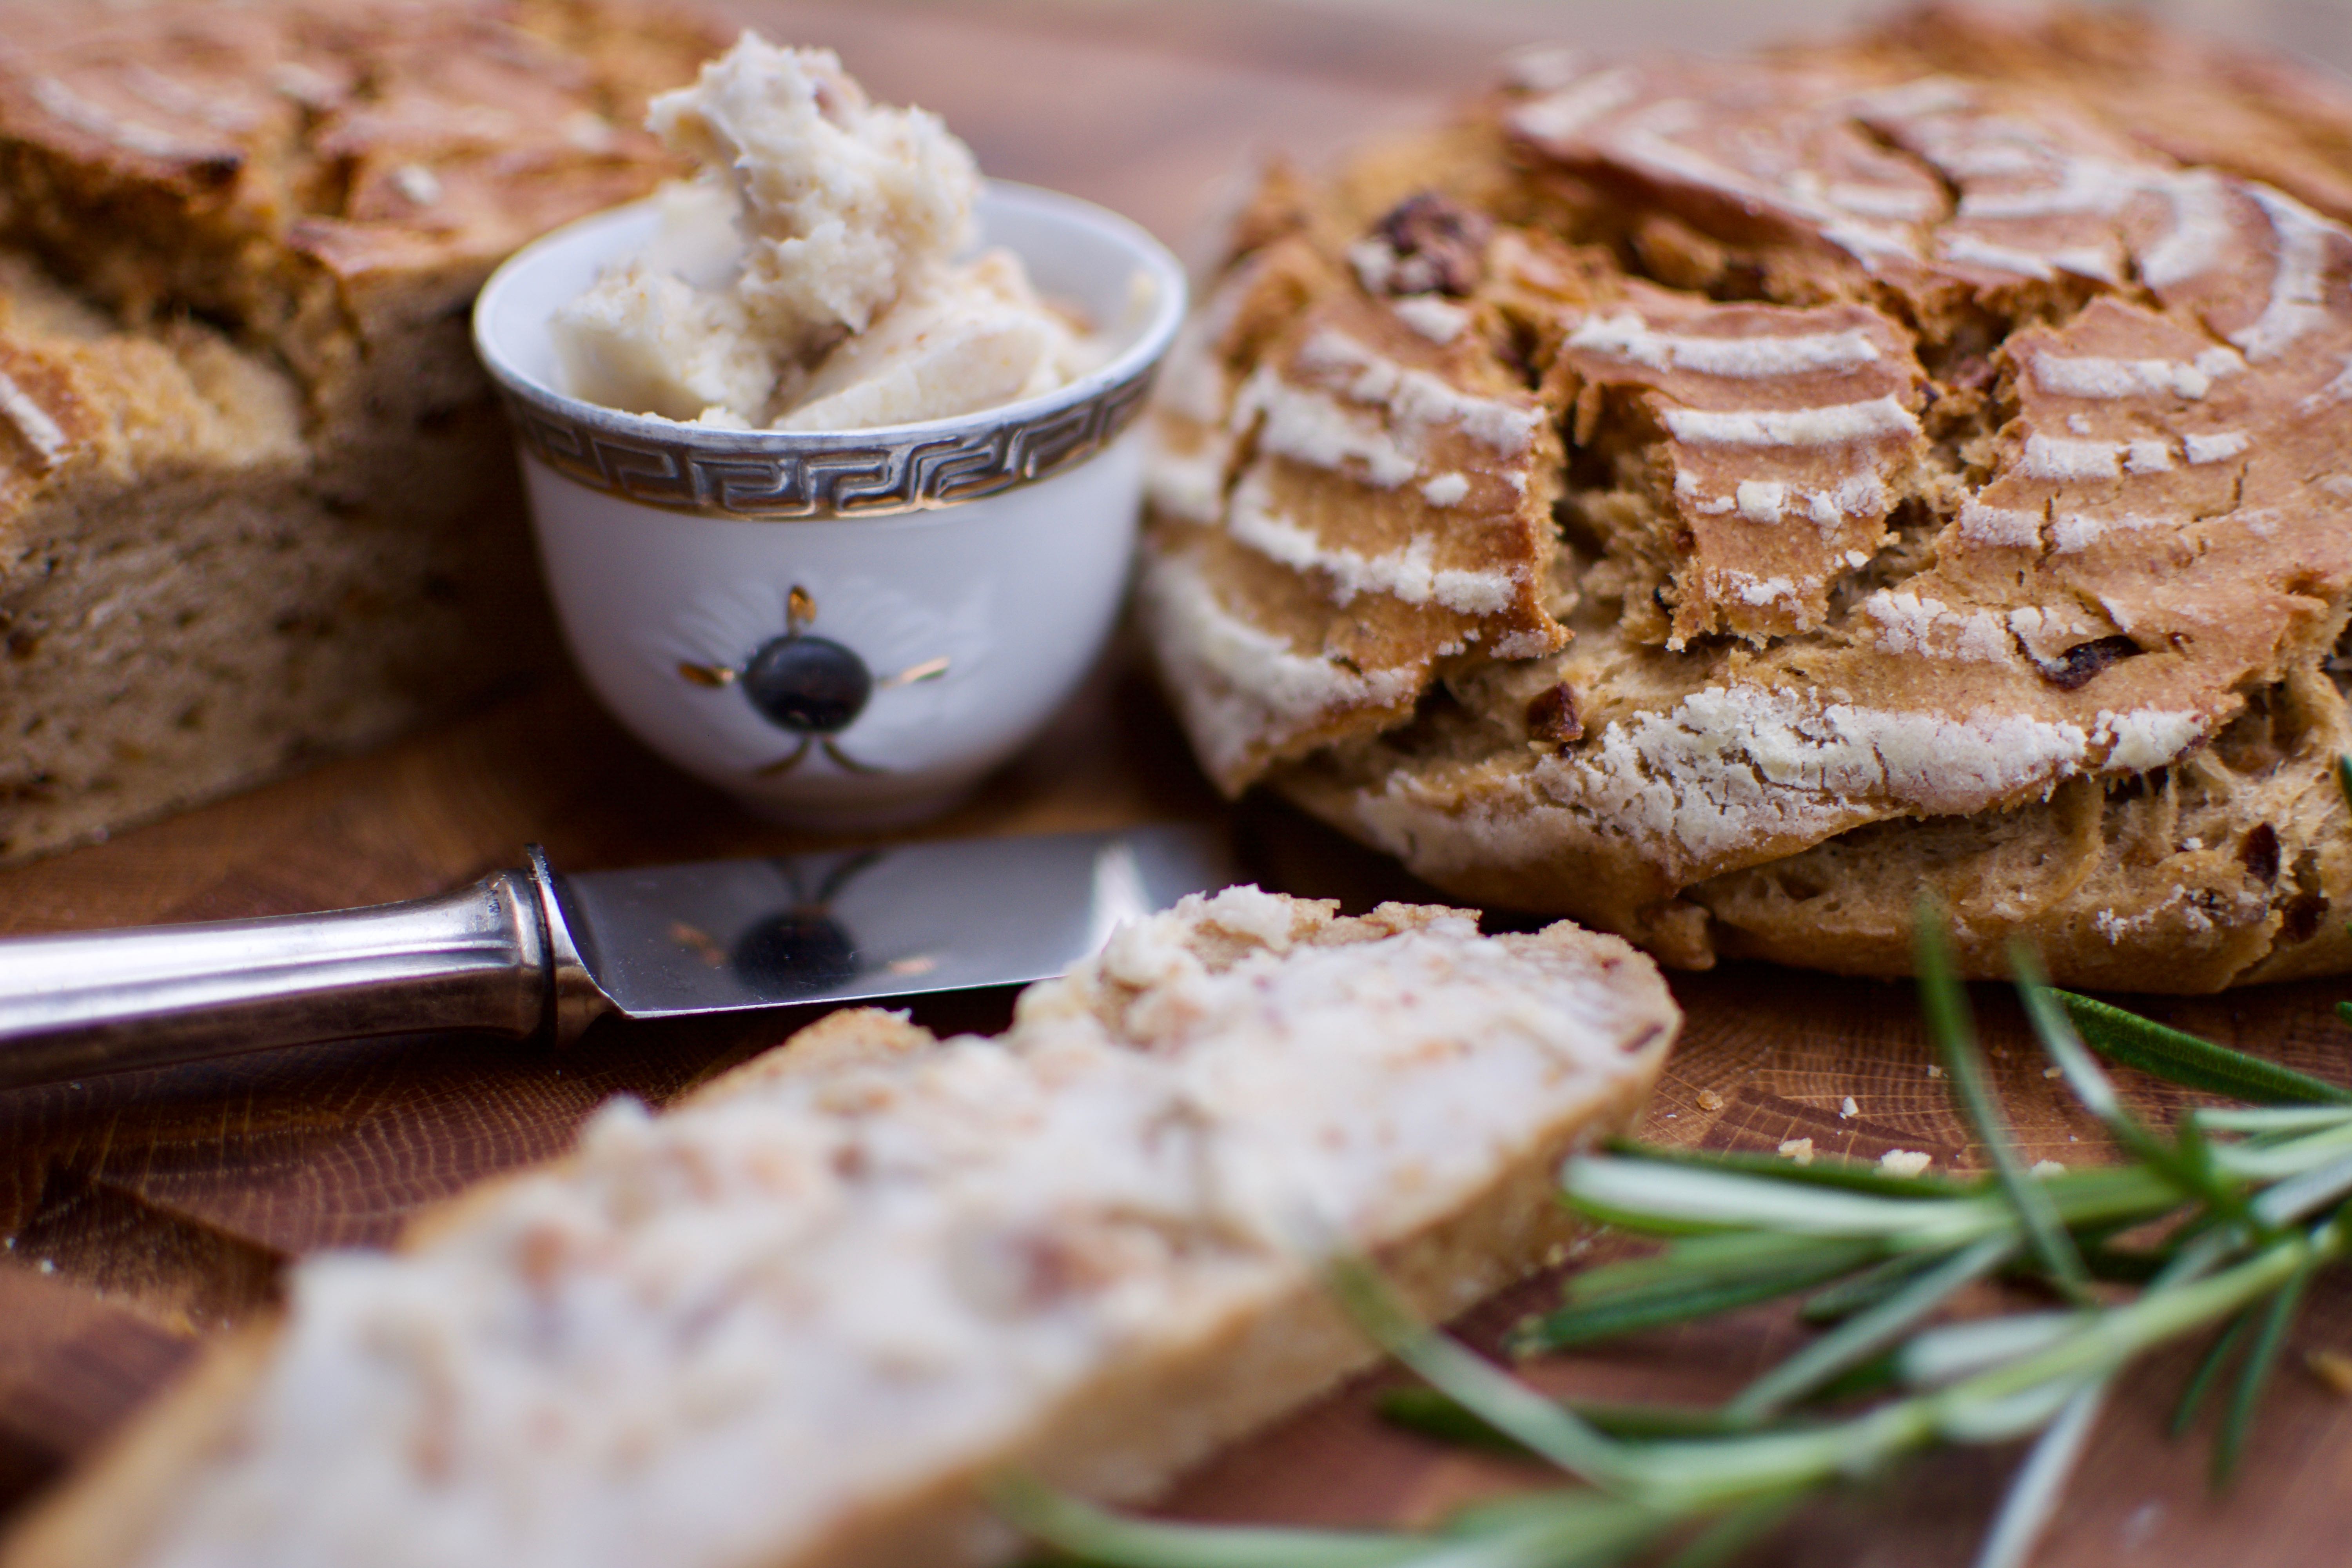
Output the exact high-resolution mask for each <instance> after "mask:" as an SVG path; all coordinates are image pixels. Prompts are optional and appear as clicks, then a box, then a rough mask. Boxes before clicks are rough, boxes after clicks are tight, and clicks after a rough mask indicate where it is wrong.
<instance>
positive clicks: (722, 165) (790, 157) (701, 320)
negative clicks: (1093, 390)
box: [549, 32, 1108, 430]
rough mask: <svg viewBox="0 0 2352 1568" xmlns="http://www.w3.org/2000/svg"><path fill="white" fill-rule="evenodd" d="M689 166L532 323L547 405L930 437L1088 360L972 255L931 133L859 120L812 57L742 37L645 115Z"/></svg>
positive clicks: (903, 123) (904, 123)
mask: <svg viewBox="0 0 2352 1568" xmlns="http://www.w3.org/2000/svg"><path fill="white" fill-rule="evenodd" d="M646 123H647V125H648V126H649V127H650V128H651V129H652V130H653V132H655V133H656V135H658V136H659V137H660V138H661V139H662V140H663V142H666V143H667V144H668V145H669V146H670V147H671V148H672V149H673V150H675V151H677V152H679V153H684V154H686V155H687V156H688V157H691V158H693V159H694V160H695V161H696V162H697V163H699V164H700V165H701V166H702V170H701V174H699V175H698V177H697V178H696V179H694V180H692V181H691V182H688V183H684V184H675V185H672V186H670V187H669V188H668V189H667V190H666V191H665V192H664V193H663V194H662V195H661V197H660V198H659V199H660V203H661V226H660V229H659V231H658V233H657V234H656V237H655V238H654V240H653V242H652V243H651V244H650V245H649V246H648V247H646V249H644V250H643V251H642V252H640V253H638V254H636V255H635V256H632V257H629V258H625V259H623V260H621V261H619V262H617V263H614V265H611V266H609V267H607V268H604V272H603V273H602V274H601V275H600V276H599V277H598V278H597V279H596V281H595V283H594V285H593V287H591V288H590V289H588V290H587V291H586V292H585V293H583V294H582V295H581V296H580V297H579V298H577V299H575V300H572V301H571V302H569V303H568V304H565V305H562V306H561V307H559V308H558V309H557V310H556V311H555V312H554V314H553V316H552V317H551V320H550V321H549V328H550V331H551V335H552V340H553V345H554V348H555V352H556V358H557V361H558V363H559V364H560V366H561V369H562V376H563V381H564V387H565V390H566V391H568V392H569V393H571V395H573V396H575V397H578V398H581V399H583V400H585V401H587V402H591V403H596V404H601V405H604V406H605V407H608V408H617V409H622V410H625V411H627V412H630V413H635V414H649V415H656V416H661V417H664V418H667V419H674V420H679V421H684V422H692V423H697V424H701V425H706V426H719V427H722V428H729V429H774V430H861V429H871V428H876V427H878V426H891V425H908V424H915V423H918V422H920V421H923V420H930V419H945V418H951V417H954V416H958V415H963V414H971V413H977V412H979V411H980V410H982V409H986V408H993V407H996V406H999V405H1003V404H1007V403H1013V402H1018V401H1020V400H1021V399H1024V398H1027V397H1034V396H1037V395H1042V394H1045V393H1048V392H1052V391H1054V390H1055V389H1057V388H1059V387H1062V386H1066V385H1067V384H1069V383H1071V382H1072V381H1074V380H1076V378H1078V377H1080V376H1082V375H1084V374H1087V372H1089V371H1091V370H1094V369H1096V368H1097V367H1098V366H1099V365H1100V364H1101V363H1103V362H1104V361H1105V360H1106V359H1107V358H1108V349H1107V347H1106V345H1105V344H1104V343H1103V342H1102V341H1101V339H1100V338H1098V337H1097V335H1095V334H1093V333H1091V332H1089V331H1087V329H1086V326H1085V324H1084V323H1083V322H1082V321H1078V320H1077V319H1076V317H1075V315H1074V314H1072V313H1071V312H1068V311H1066V310H1060V309H1057V308H1056V307H1055V305H1053V304H1051V303H1048V302H1047V301H1045V300H1043V299H1041V298H1040V297H1039V296H1038V294H1037V291H1036V289H1034V287H1033V286H1032V285H1031V282H1030V279H1029V276H1028V272H1027V269H1026V268H1024V266H1023V264H1022V261H1021V258H1019V257H1018V256H1016V255H1015V254H1013V252H1012V251H1010V250H1005V249H1002V248H992V249H987V250H982V251H981V252H979V253H978V254H977V255H971V256H967V253H968V252H969V251H970V250H971V247H972V245H973V243H974V241H975V239H976V237H977V231H978V226H977V224H976V223H975V221H974V217H973V208H974V205H975V204H976V202H977V200H978V198H979V195H980V189H981V179H980V172H979V167H978V165H977V163H975V162H974V160H973V158H972V155H971V149H970V148H968V147H966V146H965V145H964V144H963V142H961V141H960V140H958V139H957V138H956V137H955V136H954V135H953V134H952V133H951V132H950V131H949V130H948V129H947V127H946V126H945V125H944V124H943V123H942V122H941V121H940V118H939V117H938V116H937V115H935V114H931V113H928V112H926V111H925V110H919V109H898V108H892V107H889V106H887V105H881V104H876V103H874V102H873V101H872V100H870V99H868V98H867V96H866V90H865V89H863V88H862V87H860V86H859V85H858V84H857V82H856V80H855V79H852V78H851V77H850V76H849V74H848V73H847V72H846V71H845V70H844V69H843V68H842V66H841V61H840V59H839V58H837V57H836V56H835V54H834V53H833V51H831V50H830V49H793V48H782V47H777V46H775V45H772V44H770V43H768V42H767V41H766V40H765V39H763V38H761V37H759V35H757V34H756V33H748V32H747V33H745V34H744V35H743V36H742V37H741V38H740V40H739V41H738V42H737V43H736V45H735V47H733V48H732V49H730V50H729V51H728V52H727V53H726V54H725V55H723V56H721V57H720V58H718V59H716V60H713V61H711V62H709V64H707V65H705V66H704V67H703V68H702V72H701V75H700V77H699V78H698V79H697V80H696V82H695V83H694V85H692V86H691V87H687V88H682V89H678V90H677V91H675V92H670V93H666V94H664V95H662V96H661V97H659V98H656V99H655V100H653V103H652V105H651V107H650V110H649V111H648V114H647V117H646Z"/></svg>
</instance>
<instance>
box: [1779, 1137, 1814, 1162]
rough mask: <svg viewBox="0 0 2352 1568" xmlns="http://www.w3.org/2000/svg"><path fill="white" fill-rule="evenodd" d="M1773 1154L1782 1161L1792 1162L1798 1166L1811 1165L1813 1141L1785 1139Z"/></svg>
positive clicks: (1808, 1139)
mask: <svg viewBox="0 0 2352 1568" xmlns="http://www.w3.org/2000/svg"><path fill="white" fill-rule="evenodd" d="M1774 1152H1775V1153H1778V1154H1779V1155H1780V1156H1781V1158H1783V1159H1788V1160H1794V1161H1795V1162H1796V1163H1798V1164H1800V1165H1810V1164H1811V1163H1813V1141H1812V1140H1811V1139H1810V1138H1790V1139H1787V1140H1785V1141H1783V1142H1782V1143H1781V1144H1780V1148H1779V1149H1777V1150H1775V1151H1774Z"/></svg>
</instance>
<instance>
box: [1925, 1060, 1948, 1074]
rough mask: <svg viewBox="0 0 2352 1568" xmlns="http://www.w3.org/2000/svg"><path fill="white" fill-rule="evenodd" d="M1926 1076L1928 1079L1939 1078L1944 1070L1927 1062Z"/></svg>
mask: <svg viewBox="0 0 2352 1568" xmlns="http://www.w3.org/2000/svg"><path fill="white" fill-rule="evenodd" d="M1927 1076H1928V1077H1929V1078H1941V1077H1943V1076H1944V1069H1943V1068H1939V1067H1937V1065H1936V1064H1935V1063H1934V1062H1929V1063H1928V1064H1927Z"/></svg>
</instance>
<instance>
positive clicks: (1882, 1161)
mask: <svg viewBox="0 0 2352 1568" xmlns="http://www.w3.org/2000/svg"><path fill="white" fill-rule="evenodd" d="M1934 1163H1936V1157H1935V1156H1934V1155H1933V1154H1929V1153H1927V1152H1924V1151H1922V1150H1918V1149H1889V1150H1888V1151H1887V1152H1885V1153H1884V1154H1881V1155H1880V1156H1879V1157H1878V1168H1879V1169H1880V1170H1882V1171H1884V1172H1885V1173H1887V1174H1888V1175H1890V1176H1916V1175H1918V1174H1920V1173H1922V1172H1924V1171H1926V1170H1927V1167H1928V1166H1929V1165H1932V1164H1934Z"/></svg>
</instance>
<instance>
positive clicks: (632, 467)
mask: <svg viewBox="0 0 2352 1568" xmlns="http://www.w3.org/2000/svg"><path fill="white" fill-rule="evenodd" d="M1153 368H1154V367H1153V366H1150V365H1147V366H1145V367H1144V368H1143V369H1142V370H1140V371H1139V372H1138V373H1137V374H1135V375H1133V376H1130V377H1129V378H1128V379H1127V380H1125V381H1122V382H1119V383H1118V384H1114V385H1111V386H1108V387H1105V388H1104V389H1103V390H1102V391H1100V392H1097V393H1096V394H1094V395H1092V396H1089V397H1087V398H1086V399H1085V400H1083V401H1081V402H1078V403H1074V404H1070V405H1066V406H1064V407H1059V408H1052V409H1048V410H1046V411H1045V412H1044V413H1041V414H1038V415H1036V416H1033V417H1030V418H1027V419H1003V418H995V417H991V416H988V415H985V414H982V415H978V416H974V417H973V418H972V420H971V422H970V423H969V425H968V426H965V427H964V428H961V429H951V430H948V431H943V432H939V433H935V434H927V435H922V436H917V437H909V438H908V439H905V440H898V441H884V442H872V441H861V440H860V439H859V438H858V437H857V434H856V432H850V433H847V434H844V435H838V436H835V435H810V436H792V435H778V434H768V433H753V432H744V431H731V430H705V429H701V428H698V427H694V426H686V427H684V428H686V429H689V430H692V431H693V434H691V435H681V436H679V437H675V438H669V437H665V436H664V435H663V434H661V433H660V432H659V431H657V430H655V429H652V428H649V427H648V426H647V424H646V422H644V421H640V420H634V419H627V417H626V416H614V417H613V418H612V420H611V422H610V423H607V422H605V421H604V420H600V419H596V418H593V417H591V418H583V417H581V416H578V415H577V414H575V413H573V412H572V411H571V410H569V409H566V408H563V407H562V406H560V405H554V404H552V403H550V402H547V401H543V400H541V399H540V398H538V397H534V396H532V395H530V392H529V391H528V390H525V389H518V388H516V387H515V386H512V385H510V384H507V385H501V386H500V388H499V391H500V392H501V394H502V395H504V396H505V399H506V403H507V407H508V410H509V412H510V413H511V414H512V415H513V416H514V426H515V430H516V432H517V434H518V435H519V436H520V438H521V441H522V444H523V446H524V447H525V448H526V449H527V450H529V451H530V454H531V455H532V456H534V457H536V458H539V459H540V460H541V462H543V463H545V464H546V465H547V466H548V467H550V468H553V469H554V470H555V471H556V472H558V473H560V474H562V475H564V476H566V477H567V478H569V479H576V480H578V481H579V482H580V483H582V484H583V485H587V486H589V487H590V488H591V489H600V490H605V491H609V492H610V493H612V494H614V495H617V496H623V497H625V498H626V499H628V500H634V501H642V502H644V503H646V505H649V506H657V507H662V508H665V509H667V510H672V511H689V512H699V513H704V514H716V515H719V516H724V517H740V518H756V519H767V520H776V521H792V520H795V519H810V518H834V517H876V516H887V515H888V514H890V513H892V512H908V511H921V510H928V509H929V508H932V507H942V506H950V505H953V504H954V503H956V502H958V501H965V500H977V499H978V498H980V497H982V496H989V495H994V494H996V493H997V492H998V491H1000V490H1007V489H1013V487H1014V486H1016V485H1025V484H1030V483H1033V482H1034V481H1035V480H1038V479H1045V478H1046V477H1047V476H1049V475H1052V474H1055V473H1058V472H1059V471H1061V470H1062V469H1064V468H1068V467H1070V466H1071V465H1072V464H1074V463H1078V462H1082V461H1084V460H1085V459H1086V458H1089V457H1092V456H1093V455H1094V454H1095V453H1096V452H1097V451H1099V450H1100V449H1101V448H1102V447H1104V446H1105V445H1107V444H1108V443H1109V442H1110V441H1111V439H1112V438H1113V437H1117V436H1118V434H1119V432H1121V431H1122V430H1124V429H1126V428H1127V427H1128V426H1129V425H1131V424H1133V423H1134V422H1135V418H1136V416H1137V415H1139V414H1140V413H1141V412H1142V411H1143V403H1144V398H1145V396H1146V395H1148V394H1149V393H1150V390H1151V379H1152V372H1153ZM624 420H626V424H625V425H624V424H623V421H624ZM786 441H789V442H791V443H792V444H791V446H790V447H784V446H783V445H782V443H783V442H786Z"/></svg>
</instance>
